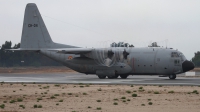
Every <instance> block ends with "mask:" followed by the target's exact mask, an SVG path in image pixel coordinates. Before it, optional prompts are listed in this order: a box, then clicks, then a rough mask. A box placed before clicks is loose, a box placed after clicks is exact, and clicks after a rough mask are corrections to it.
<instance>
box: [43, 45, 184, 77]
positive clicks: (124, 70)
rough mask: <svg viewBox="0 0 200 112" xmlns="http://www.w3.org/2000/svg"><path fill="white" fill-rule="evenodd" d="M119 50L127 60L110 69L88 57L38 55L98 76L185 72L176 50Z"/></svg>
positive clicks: (145, 48) (180, 57) (180, 54)
mask: <svg viewBox="0 0 200 112" xmlns="http://www.w3.org/2000/svg"><path fill="white" fill-rule="evenodd" d="M121 49H127V50H128V51H129V53H130V54H129V55H128V57H127V60H123V62H121V63H123V66H120V65H116V64H114V65H112V66H110V67H107V66H103V65H101V64H99V63H98V62H97V61H96V60H95V59H94V58H91V57H90V56H88V55H76V54H60V53H56V52H54V51H45V50H41V51H40V53H41V54H43V55H45V56H47V57H49V58H51V59H54V60H56V61H59V62H61V63H62V64H63V65H65V66H67V67H69V68H71V69H73V70H75V71H77V72H80V73H85V74H98V73H97V72H98V71H100V72H101V71H106V70H110V71H114V72H115V74H119V75H123V74H128V75H170V74H180V73H183V72H185V71H184V70H183V68H182V64H183V62H184V61H186V58H185V56H184V55H183V54H182V53H181V52H179V51H177V50H173V49H169V48H155V47H154V48H151V47H144V48H121ZM173 53H175V56H173ZM89 54H92V53H89ZM118 63H120V62H118ZM102 74H103V73H102Z"/></svg>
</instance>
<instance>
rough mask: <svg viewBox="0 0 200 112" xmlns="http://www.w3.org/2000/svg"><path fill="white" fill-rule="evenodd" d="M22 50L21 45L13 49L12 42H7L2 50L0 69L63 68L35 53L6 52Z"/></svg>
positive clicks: (0, 53) (16, 45)
mask: <svg viewBox="0 0 200 112" xmlns="http://www.w3.org/2000/svg"><path fill="white" fill-rule="evenodd" d="M17 48H20V43H18V44H15V45H14V47H12V42H11V41H6V42H5V44H3V45H2V46H1V50H0V67H18V66H36V67H39V66H61V64H60V63H58V62H56V61H54V60H52V59H49V58H47V57H45V56H43V55H41V54H39V53H36V52H33V51H5V49H17Z"/></svg>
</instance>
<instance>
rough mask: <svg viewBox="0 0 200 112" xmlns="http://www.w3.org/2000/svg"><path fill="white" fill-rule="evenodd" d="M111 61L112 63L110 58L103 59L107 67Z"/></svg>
mask: <svg viewBox="0 0 200 112" xmlns="http://www.w3.org/2000/svg"><path fill="white" fill-rule="evenodd" d="M111 63H112V60H111V59H110V58H106V59H105V65H106V66H107V67H110V65H111Z"/></svg>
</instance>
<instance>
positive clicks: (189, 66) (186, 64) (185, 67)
mask: <svg viewBox="0 0 200 112" xmlns="http://www.w3.org/2000/svg"><path fill="white" fill-rule="evenodd" d="M182 68H183V72H187V71H189V70H192V69H194V64H193V63H192V62H191V61H188V60H186V61H184V62H183V64H182Z"/></svg>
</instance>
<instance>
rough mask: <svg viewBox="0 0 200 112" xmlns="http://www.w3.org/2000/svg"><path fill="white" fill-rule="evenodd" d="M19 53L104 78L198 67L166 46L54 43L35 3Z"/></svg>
mask: <svg viewBox="0 0 200 112" xmlns="http://www.w3.org/2000/svg"><path fill="white" fill-rule="evenodd" d="M11 50H18V51H35V52H38V53H41V54H43V55H45V56H47V57H49V58H51V59H53V60H56V61H58V62H60V63H62V64H63V65H65V66H67V67H69V68H71V69H73V70H75V71H77V72H80V73H85V74H96V75H97V76H98V77H99V78H100V79H105V78H106V77H108V78H109V79H114V78H117V77H118V76H120V77H121V78H123V79H126V78H127V77H128V76H129V75H165V76H169V78H170V79H175V78H176V74H180V73H184V72H186V71H189V70H192V69H193V68H194V64H193V63H192V62H190V61H188V60H187V59H186V58H185V56H184V55H183V53H181V52H180V51H178V50H174V49H171V48H162V47H157V48H156V47H144V48H135V47H115V46H112V47H108V48H80V47H76V46H70V45H64V44H58V43H55V42H53V41H52V39H51V37H50V35H49V33H48V31H47V28H46V26H45V24H44V21H43V19H42V17H41V15H40V12H39V10H38V8H37V6H36V4H34V3H29V4H27V6H26V9H25V15H24V23H23V31H22V36H21V45H20V48H19V49H11Z"/></svg>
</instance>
